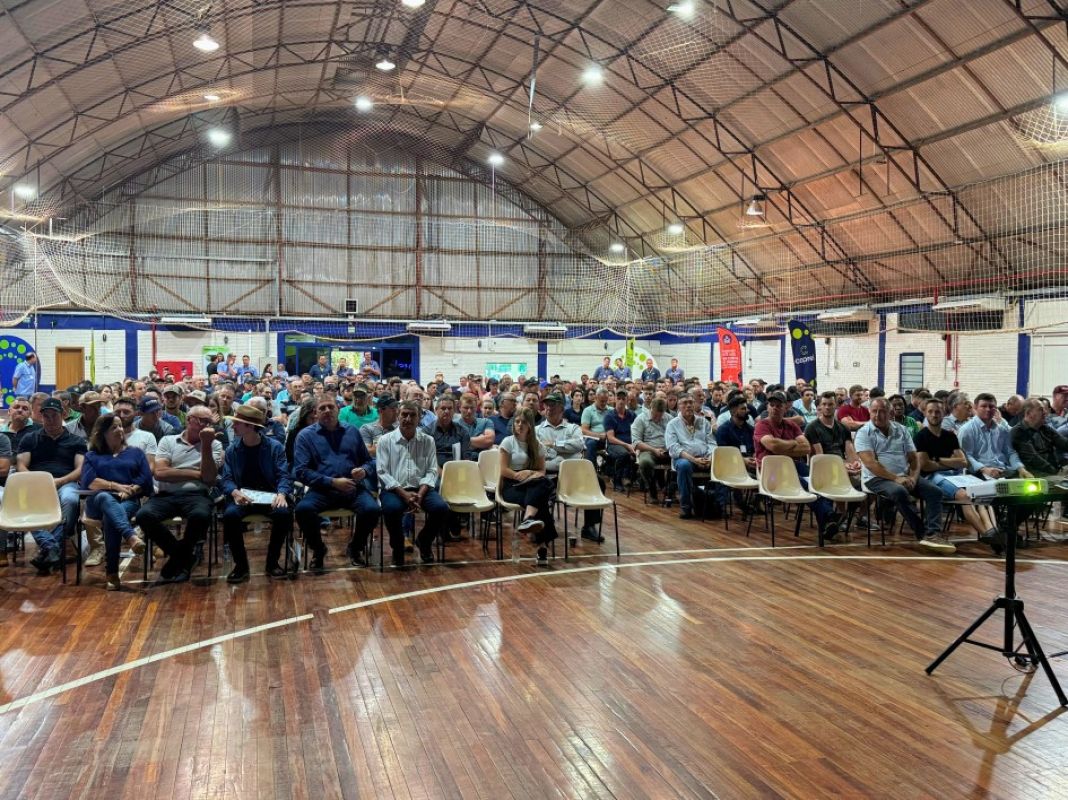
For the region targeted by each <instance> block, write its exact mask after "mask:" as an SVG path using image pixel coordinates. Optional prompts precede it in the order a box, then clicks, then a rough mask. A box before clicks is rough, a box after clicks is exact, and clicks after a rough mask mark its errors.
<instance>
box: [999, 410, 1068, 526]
mask: <svg viewBox="0 0 1068 800" xmlns="http://www.w3.org/2000/svg"><path fill="white" fill-rule="evenodd" d="M1020 408H1021V412H1022V414H1021V419H1020V423H1019V424H1018V425H1016V426H1015V427H1014V428H1013V429H1012V433H1011V435H1010V441H1011V444H1012V447H1013V449H1014V450H1015V451H1016V454H1017V456H1019V458H1020V463H1021V464H1023V466H1024V469H1026V470H1027V471H1028V472H1029V473H1031V474H1032V475H1034V476H1035V477H1037V478H1058V479H1059V478H1063V477H1065V476H1066V475H1068V466H1066V464H1068V436H1065V435H1064V434H1063V433H1061V431H1059V430H1054V429H1053V428H1051V427H1050V426H1049V425H1047V424H1046V407H1045V406H1044V405H1043V404H1042V402H1041V401H1039V400H1035V399H1031V400H1025V401H1024V403H1023V404H1022V405H1021V407H1020ZM1066 505H1068V504H1066Z"/></svg>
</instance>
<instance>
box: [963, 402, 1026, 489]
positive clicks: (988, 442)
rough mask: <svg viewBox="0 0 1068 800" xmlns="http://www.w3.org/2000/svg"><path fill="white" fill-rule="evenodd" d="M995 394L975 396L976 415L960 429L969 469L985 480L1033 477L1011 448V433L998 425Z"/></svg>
mask: <svg viewBox="0 0 1068 800" xmlns="http://www.w3.org/2000/svg"><path fill="white" fill-rule="evenodd" d="M997 410H998V403H997V400H995V399H994V395H992V394H989V393H987V392H983V393H981V394H977V395H976V396H975V416H974V417H972V418H971V419H970V420H968V422H966V423H964V424H963V425H961V427H960V430H958V431H957V438H958V439H960V446H961V449H962V450H963V451H964V455H966V456H967V457H968V464H969V467H970V470H971V471H972V472H974V473H975V474H976V475H978V476H980V477H981V478H984V479H987V480H989V479H997V478H1017V477H1019V478H1033V477H1034V476H1033V475H1032V474H1031V473H1030V472H1028V471H1027V469H1026V468H1025V467H1024V465H1023V463H1022V462H1021V461H1020V456H1019V455H1018V454H1017V453H1016V451H1015V450H1014V449H1013V448H1012V433H1011V432H1010V431H1009V429H1008V427H1006V426H1003V425H999V424H998V421H997V419H996V415H997Z"/></svg>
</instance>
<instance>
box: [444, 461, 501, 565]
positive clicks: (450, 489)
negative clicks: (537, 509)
mask: <svg viewBox="0 0 1068 800" xmlns="http://www.w3.org/2000/svg"><path fill="white" fill-rule="evenodd" d="M438 492H439V494H440V495H441V499H442V500H444V501H445V502H446V503H447V504H448V506H449V510H451V511H454V512H456V513H457V514H470V515H474V514H484V513H485V512H487V511H492V510H493V505H494V504H493V501H492V500H490V499H489V498H488V497H487V496H486V487H485V485H484V484H483V478H482V470H481V468H480V465H478V464H476V463H475V462H474V461H447V462H445V467H444V469H443V470H442V473H441V487H440V488H439V489H438ZM498 519H499V518H498ZM473 520H474V517H473V516H472V523H471V524H472V529H473V527H474V522H473ZM482 523H483V524H482V542H483V547H485V545H486V542H488V540H489V537H488V535H487V534H488V526H489V522H488V521H486V520H483V521H482ZM499 549H500V548H499V546H498V550H499Z"/></svg>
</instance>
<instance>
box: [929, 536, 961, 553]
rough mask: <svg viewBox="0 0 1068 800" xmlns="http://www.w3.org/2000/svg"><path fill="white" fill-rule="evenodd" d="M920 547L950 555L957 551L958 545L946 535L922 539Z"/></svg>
mask: <svg viewBox="0 0 1068 800" xmlns="http://www.w3.org/2000/svg"><path fill="white" fill-rule="evenodd" d="M920 547H923V548H926V549H927V550H930V551H931V552H933V553H937V554H938V555H943V556H948V555H952V554H953V553H956V552H957V547H956V545H954V544H953V543H952V542H951V541H949V539H947V538H946V537H945V536H928V537H926V538H925V539H920Z"/></svg>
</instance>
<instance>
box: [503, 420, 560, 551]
mask: <svg viewBox="0 0 1068 800" xmlns="http://www.w3.org/2000/svg"><path fill="white" fill-rule="evenodd" d="M501 494H502V495H503V496H504V499H505V500H507V501H508V502H509V503H515V504H516V505H520V506H523V521H522V522H521V523H520V524H519V526H518V527H517V528H516V533H517V534H526V535H528V536H530V537H531V539H532V541H533V542H534V543H535V544H537V545H538V564H539V566H545V565H546V564H548V563H549V550H548V548H547V547H546V543H547V542H551V541H552V540H553V539H555V538H556V524H555V523H554V522H553V515H552V511H551V510H550V507H549V503H550V500H551V498H552V494H553V487H552V482H551V481H550V480H549V479H548V478H546V477H545V450H544V449H543V448H542V445H541V442H539V441H538V437H537V436H536V435H535V434H534V412H533V411H531V410H530V409H529V408H521V409H519V410H518V411H516V413H515V416H514V417H512V435H511V436H506V437H504V441H502V442H501Z"/></svg>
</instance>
